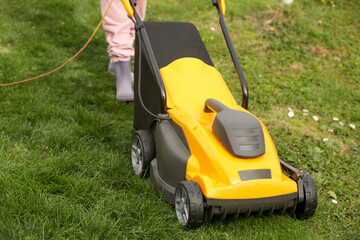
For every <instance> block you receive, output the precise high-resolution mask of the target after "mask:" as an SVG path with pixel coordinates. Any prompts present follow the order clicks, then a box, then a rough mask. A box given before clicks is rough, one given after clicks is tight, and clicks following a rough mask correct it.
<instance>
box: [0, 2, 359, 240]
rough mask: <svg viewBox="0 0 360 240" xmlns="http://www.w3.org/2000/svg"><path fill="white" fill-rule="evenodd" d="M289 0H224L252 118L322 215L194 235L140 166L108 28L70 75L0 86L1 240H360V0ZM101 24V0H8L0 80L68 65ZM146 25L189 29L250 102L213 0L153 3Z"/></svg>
mask: <svg viewBox="0 0 360 240" xmlns="http://www.w3.org/2000/svg"><path fill="white" fill-rule="evenodd" d="M280 2H281V1H280V0H270V1H268V0H241V1H240V0H232V1H231V0H228V1H227V15H226V21H227V24H228V28H229V30H230V33H231V36H232V38H233V42H234V44H235V47H236V50H237V52H238V55H239V59H240V62H241V64H242V66H243V70H244V73H245V76H246V78H247V82H248V86H249V92H250V99H249V100H250V101H249V109H250V111H252V112H253V113H254V114H255V115H257V116H258V117H259V118H260V119H261V120H262V121H263V122H264V124H265V125H266V126H267V128H268V130H269V132H270V134H271V136H272V138H273V141H274V143H275V145H276V147H277V150H278V153H279V156H280V157H281V158H282V159H283V160H285V161H287V162H288V163H290V164H292V165H294V166H295V167H297V168H299V169H300V170H302V171H304V172H308V173H310V174H311V175H312V176H313V177H314V179H315V182H316V184H317V188H318V196H319V202H318V209H317V212H316V214H315V216H314V217H313V218H311V219H309V220H308V221H299V220H296V219H295V218H294V217H292V216H289V215H282V216H279V215H274V216H271V217H250V218H249V219H242V218H240V219H236V220H226V221H213V222H211V223H207V224H204V225H203V226H202V227H201V228H199V229H198V230H193V231H187V230H184V229H183V228H182V227H181V226H180V224H179V223H178V222H177V219H176V216H175V213H174V209H173V207H171V206H170V205H168V204H166V203H165V202H163V201H161V200H160V199H159V198H158V197H157V196H156V195H155V193H154V191H153V189H152V187H151V185H150V182H149V180H147V179H139V178H137V177H136V176H134V174H133V172H132V167H131V163H130V141H131V136H132V133H133V131H134V129H133V128H132V114H133V105H132V104H131V103H130V104H125V103H121V102H117V101H116V100H115V79H114V77H113V76H111V75H110V74H109V73H107V72H106V70H107V66H108V62H109V58H108V56H107V53H106V48H107V44H106V42H105V36H104V32H103V31H102V30H100V31H99V33H98V34H97V35H96V36H95V38H94V40H93V41H92V42H91V44H90V45H89V47H88V48H87V49H86V50H85V52H84V53H82V54H81V55H80V56H79V57H78V58H77V59H76V60H75V61H73V62H72V63H71V64H69V65H68V66H67V67H66V68H65V69H63V70H61V71H60V72H57V73H55V74H53V75H51V76H49V77H45V78H42V79H39V80H36V81H33V82H30V83H25V84H22V85H17V86H12V87H4V88H0V239H122V238H130V239H133V238H140V239H180V238H186V239H202V238H203V239H359V238H360V229H359V226H360V210H359V209H360V206H359V205H360V204H359V198H360V192H359V189H360V181H359V175H360V167H359V164H360V158H359V155H360V134H359V131H360V78H359V76H360V64H359V63H360V45H359V42H360V25H359V24H360V14H359V12H360V2H359V1H357V0H348V1H342V0H338V1H336V0H335V1H334V3H331V2H330V1H328V0H325V1H324V2H322V1H321V0H303V1H300V0H295V1H294V4H292V5H291V6H290V7H289V6H285V7H284V8H282V7H281V6H280ZM333 4H334V6H332V5H333ZM100 18H101V16H100V6H99V1H90V0H86V1H84V0H82V1H80V0H52V1H41V0H28V1H13V0H1V7H0V83H7V82H14V81H19V80H22V79H25V78H28V77H33V76H36V75H39V74H41V73H44V72H47V71H49V70H52V69H54V68H55V67H57V66H59V65H60V64H62V63H63V62H65V61H66V60H67V59H68V58H70V57H71V56H72V55H73V54H74V53H75V52H76V51H77V50H78V49H80V48H81V46H82V45H83V44H84V43H85V42H86V41H87V39H88V37H89V36H90V35H91V33H92V31H93V30H94V28H95V27H96V25H97V23H98V22H99V20H100ZM147 20H149V21H190V22H193V23H194V24H195V25H196V26H197V27H198V28H199V31H200V33H201V35H202V38H203V40H204V42H205V45H206V46H207V49H208V51H209V53H210V56H211V57H212V59H213V61H214V63H215V65H216V67H217V68H218V69H219V70H220V71H221V73H222V75H223V77H224V79H225V80H226V81H227V83H228V86H229V87H230V89H231V91H232V92H233V94H234V96H235V98H236V100H237V101H238V103H239V104H241V88H240V86H239V83H238V80H237V78H236V74H235V70H234V67H233V65H232V62H231V59H230V57H229V54H228V51H227V48H226V44H225V42H224V40H223V38H222V33H221V30H220V27H219V25H218V20H217V13H216V11H215V8H213V7H212V5H211V1H210V0H198V1H194V0H181V1H180V0H156V1H149V4H148V11H147ZM288 108H292V109H293V111H294V113H295V116H294V117H293V118H289V117H288V112H289V110H288ZM303 109H307V110H308V111H309V113H308V116H304V115H303ZM314 115H316V116H317V117H318V118H319V120H318V121H315V120H314V119H313V117H312V116H314ZM334 117H337V118H339V121H340V122H341V123H343V125H341V124H340V123H339V122H338V121H334V120H333V118H334ZM349 124H354V125H355V127H356V128H355V129H352V128H351V127H350V126H349ZM329 129H330V130H333V132H329ZM324 138H326V139H328V141H324ZM326 139H325V140H326ZM332 200H336V201H337V204H335V203H333V201H332Z"/></svg>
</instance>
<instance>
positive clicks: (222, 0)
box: [219, 0, 226, 16]
mask: <svg viewBox="0 0 360 240" xmlns="http://www.w3.org/2000/svg"><path fill="white" fill-rule="evenodd" d="M219 6H220V9H221V12H222V14H223V16H225V10H226V7H225V0H219Z"/></svg>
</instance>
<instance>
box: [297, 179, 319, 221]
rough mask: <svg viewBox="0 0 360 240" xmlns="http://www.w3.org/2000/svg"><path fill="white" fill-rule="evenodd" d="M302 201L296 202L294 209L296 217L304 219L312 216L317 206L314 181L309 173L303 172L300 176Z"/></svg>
mask: <svg viewBox="0 0 360 240" xmlns="http://www.w3.org/2000/svg"><path fill="white" fill-rule="evenodd" d="M302 181H303V186H304V187H303V189H299V191H304V201H303V202H301V203H298V204H297V206H296V210H295V215H296V218H298V219H300V220H305V219H308V218H310V217H312V216H313V215H314V214H315V211H316V207H317V190H316V186H315V182H314V180H313V179H312V177H311V176H310V175H309V174H306V173H304V174H303V176H302Z"/></svg>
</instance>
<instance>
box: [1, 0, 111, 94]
mask: <svg viewBox="0 0 360 240" xmlns="http://www.w3.org/2000/svg"><path fill="white" fill-rule="evenodd" d="M113 1H114V0H111V2H110V4H109V6H108V8H107V9H106V12H105V14H104V16H103V17H102V18H101V21H100V23H99V24H98V26H97V27H96V29H95V31H94V32H93V33H92V35H91V37H90V38H89V40H88V41H87V42H86V43H85V45H84V46H83V47H82V48H81V49H80V50H79V51H78V52H77V53H75V55H74V56H72V57H71V58H70V59H69V60H67V61H66V62H65V63H63V64H62V65H61V66H59V67H57V68H55V69H54V70H52V71H50V72H47V73H44V74H41V75H39V76H36V77H32V78H28V79H25V80H22V81H19V82H13V83H4V84H0V87H6V86H11V85H16V84H20V83H25V82H30V81H32V80H35V79H38V78H42V77H45V76H48V75H50V74H52V73H54V72H56V71H58V70H60V69H61V68H63V67H65V66H66V65H67V64H68V63H70V62H71V61H72V60H74V59H75V58H76V57H77V56H78V55H79V54H80V53H81V52H82V51H84V49H85V48H86V47H87V46H88V45H89V43H90V42H91V40H92V39H93V38H94V36H95V34H96V33H97V31H98V30H99V28H100V26H101V24H102V22H103V21H104V18H105V16H106V14H107V13H108V11H109V9H110V6H111V4H112V3H113Z"/></svg>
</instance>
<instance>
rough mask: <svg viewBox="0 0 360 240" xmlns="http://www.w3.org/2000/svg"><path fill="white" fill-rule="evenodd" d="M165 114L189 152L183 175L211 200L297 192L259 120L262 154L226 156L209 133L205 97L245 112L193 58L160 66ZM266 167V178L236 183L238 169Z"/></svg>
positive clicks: (210, 69)
mask: <svg viewBox="0 0 360 240" xmlns="http://www.w3.org/2000/svg"><path fill="white" fill-rule="evenodd" d="M160 73H161V76H162V78H163V81H164V84H165V89H166V94H167V99H168V101H167V107H168V113H169V116H170V117H171V118H172V120H173V121H174V122H175V123H176V124H178V125H179V126H180V127H181V128H182V129H183V131H184V133H185V136H186V139H187V141H188V142H189V147H190V152H191V156H190V158H189V160H188V163H187V168H186V179H187V180H190V181H194V182H196V183H197V184H199V186H200V188H201V191H202V193H203V194H204V195H205V196H206V197H207V198H213V199H252V198H267V197H274V196H280V195H287V194H291V193H297V191H298V189H297V184H296V182H295V181H293V180H291V179H289V178H288V177H287V176H286V175H285V174H283V173H282V170H281V166H280V162H279V157H278V155H277V152H276V149H275V146H274V144H273V142H272V140H271V137H270V135H269V133H268V131H267V130H266V128H265V126H264V125H263V124H261V125H262V128H263V131H264V140H265V148H266V152H265V154H264V155H262V156H259V157H256V158H247V159H245V158H239V157H236V156H234V155H233V154H231V153H230V152H229V151H228V150H227V149H226V148H225V147H224V145H223V144H222V143H221V142H220V141H219V140H218V138H217V137H216V136H215V135H214V133H213V131H212V124H213V122H214V118H215V116H216V113H214V112H210V113H205V112H204V104H205V101H206V100H207V99H209V98H214V99H216V100H218V101H220V102H222V103H223V104H225V105H226V106H227V107H229V108H231V109H234V110H238V111H244V112H248V111H247V110H245V109H243V108H242V107H240V106H239V105H237V103H236V101H235V99H234V97H233V96H232V94H231V92H230V91H229V89H228V87H227V85H226V83H225V81H224V80H223V78H222V76H221V74H220V72H218V71H217V70H216V69H215V68H214V67H212V66H209V65H207V64H205V63H204V62H203V61H201V60H199V59H196V58H182V59H178V60H176V61H174V62H172V63H171V64H169V65H168V66H166V67H164V68H162V69H160ZM254 169H270V171H271V178H270V179H255V180H244V181H242V180H241V179H240V177H239V173H238V171H244V170H245V171H246V170H254Z"/></svg>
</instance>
